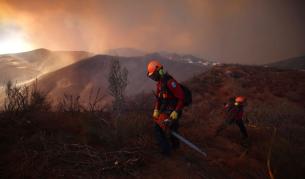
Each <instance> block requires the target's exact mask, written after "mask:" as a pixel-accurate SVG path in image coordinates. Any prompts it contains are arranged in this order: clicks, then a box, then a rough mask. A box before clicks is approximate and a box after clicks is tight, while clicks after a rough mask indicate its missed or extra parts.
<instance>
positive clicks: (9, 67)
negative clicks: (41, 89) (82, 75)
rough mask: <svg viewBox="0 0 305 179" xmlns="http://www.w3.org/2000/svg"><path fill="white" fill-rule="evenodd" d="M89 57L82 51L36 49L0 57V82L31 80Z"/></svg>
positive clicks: (88, 54)
mask: <svg viewBox="0 0 305 179" xmlns="http://www.w3.org/2000/svg"><path fill="white" fill-rule="evenodd" d="M89 56H91V54H90V53H88V52H83V51H50V50H47V49H37V50H33V51H29V52H23V53H16V54H6V55H0V71H1V77H0V80H1V82H7V81H9V80H11V81H13V82H17V83H22V82H26V81H28V80H32V79H33V78H36V77H38V76H40V75H42V74H46V73H48V72H52V71H54V70H57V69H60V68H62V67H64V66H67V65H70V64H72V63H75V62H77V61H80V60H82V59H83V58H87V57H89Z"/></svg>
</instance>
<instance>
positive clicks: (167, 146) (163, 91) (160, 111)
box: [147, 60, 184, 155]
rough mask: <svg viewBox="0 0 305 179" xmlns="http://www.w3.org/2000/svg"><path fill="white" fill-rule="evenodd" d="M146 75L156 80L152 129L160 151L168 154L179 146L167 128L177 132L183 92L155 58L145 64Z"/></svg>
mask: <svg viewBox="0 0 305 179" xmlns="http://www.w3.org/2000/svg"><path fill="white" fill-rule="evenodd" d="M147 76H148V77H149V78H150V79H152V80H154V81H156V82H157V84H156V88H157V89H156V102H155V106H154V111H153V118H154V122H155V123H154V131H155V135H156V139H157V141H158V143H159V146H160V148H161V151H162V153H163V154H165V155H169V154H170V152H171V150H173V149H177V148H179V146H180V143H179V140H178V139H176V138H175V137H174V136H172V135H171V134H169V136H167V134H168V133H167V132H166V131H167V130H172V131H175V132H178V128H179V118H180V117H181V114H182V109H183V107H184V92H183V89H182V87H181V85H180V84H179V83H178V82H177V81H176V80H175V79H174V78H173V77H172V76H171V75H169V74H168V73H166V72H165V71H164V69H163V66H162V65H161V64H160V62H158V61H157V60H151V61H150V62H149V63H148V65H147Z"/></svg>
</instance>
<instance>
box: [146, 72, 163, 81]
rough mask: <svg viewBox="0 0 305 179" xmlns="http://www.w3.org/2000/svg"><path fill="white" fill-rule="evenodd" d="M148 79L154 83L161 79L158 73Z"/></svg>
mask: <svg viewBox="0 0 305 179" xmlns="http://www.w3.org/2000/svg"><path fill="white" fill-rule="evenodd" d="M148 77H149V78H150V79H152V80H154V81H159V80H160V78H161V75H160V74H159V71H155V72H154V73H153V74H152V75H150V76H148Z"/></svg>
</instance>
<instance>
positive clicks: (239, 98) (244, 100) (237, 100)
mask: <svg viewBox="0 0 305 179" xmlns="http://www.w3.org/2000/svg"><path fill="white" fill-rule="evenodd" d="M235 102H236V103H238V104H242V103H244V102H246V97H244V96H237V97H236V98H235Z"/></svg>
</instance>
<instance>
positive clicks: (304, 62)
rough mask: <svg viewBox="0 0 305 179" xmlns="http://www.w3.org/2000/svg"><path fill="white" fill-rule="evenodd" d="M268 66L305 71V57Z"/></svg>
mask: <svg viewBox="0 0 305 179" xmlns="http://www.w3.org/2000/svg"><path fill="white" fill-rule="evenodd" d="M267 66H270V67H275V68H279V69H303V70H304V69H305V56H301V57H296V58H290V59H286V60H281V61H279V62H275V63H271V64H267Z"/></svg>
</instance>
